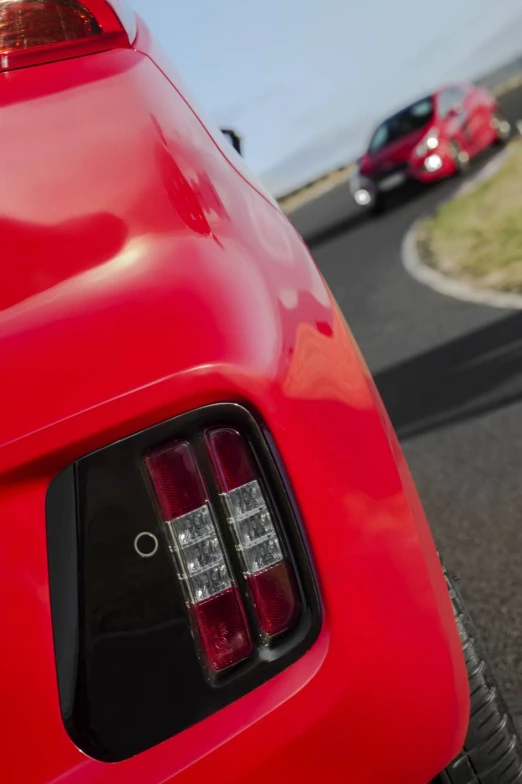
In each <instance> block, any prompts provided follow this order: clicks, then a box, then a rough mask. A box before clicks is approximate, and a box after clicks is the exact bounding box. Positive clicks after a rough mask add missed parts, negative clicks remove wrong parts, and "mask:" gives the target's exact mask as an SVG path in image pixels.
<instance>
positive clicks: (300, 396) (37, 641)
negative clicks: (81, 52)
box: [0, 28, 468, 784]
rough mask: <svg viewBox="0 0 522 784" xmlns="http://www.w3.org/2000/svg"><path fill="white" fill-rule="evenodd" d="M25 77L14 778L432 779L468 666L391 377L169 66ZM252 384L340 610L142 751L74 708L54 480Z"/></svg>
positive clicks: (58, 67) (10, 273)
mask: <svg viewBox="0 0 522 784" xmlns="http://www.w3.org/2000/svg"><path fill="white" fill-rule="evenodd" d="M152 53H153V49H152V48H151V44H150V43H149V39H148V36H147V34H146V32H145V30H144V29H143V28H141V29H140V32H139V33H138V38H137V41H136V44H135V48H134V49H132V50H131V49H126V50H125V49H121V50H115V51H110V52H105V53H102V54H95V55H91V56H88V57H81V58H77V59H74V60H69V61H61V62H57V63H51V64H47V65H42V66H38V67H35V68H25V69H20V70H18V71H13V72H11V73H7V74H6V73H4V74H0V83H1V84H0V86H1V89H0V104H1V107H2V128H1V134H2V144H1V145H0V162H1V170H2V177H3V187H2V190H1V191H0V216H1V217H0V236H1V240H2V248H3V258H4V268H5V273H4V282H3V286H2V290H1V292H0V298H1V300H0V363H1V367H2V369H3V383H2V384H1V385H0V407H1V410H2V412H3V417H2V424H1V427H0V520H1V524H0V597H1V598H0V628H1V630H2V639H3V641H4V644H3V645H2V648H1V651H0V671H1V673H2V679H1V686H0V690H1V703H2V706H3V708H4V709H3V711H2V716H1V719H0V738H1V741H0V744H1V758H0V759H1V761H0V771H1V772H0V777H1V779H2V781H5V782H14V781H20V782H24V784H51V782H53V784H58V782H60V784H87V782H89V784H94V782H96V784H138V782H139V783H140V784H141V783H142V782H144V781H147V782H148V784H160V783H161V784H166V783H167V782H174V781H175V782H176V784H177V783H178V782H179V784H190V783H191V782H194V783H195V782H201V781H206V780H212V781H213V782H216V784H217V783H218V782H222V784H225V783H226V784H231V782H237V783H238V784H240V783H243V782H245V783H246V782H248V783H249V784H258V783H259V784H261V783H262V782H263V784H265V782H266V781H267V780H269V781H271V782H274V784H277V782H287V781H297V780H301V781H303V782H312V781H338V780H339V779H340V777H341V776H343V777H344V776H345V775H349V778H350V780H352V781H357V782H368V783H371V782H382V781H384V780H386V781H387V782H390V784H391V783H392V782H397V783H398V782H401V783H402V784H403V783H404V782H409V784H415V783H416V782H418V783H419V784H425V782H426V781H428V780H429V779H430V778H431V777H432V776H433V775H434V774H435V773H436V772H438V771H439V770H441V769H442V768H443V767H444V766H445V765H446V764H447V763H448V762H449V760H450V759H451V758H452V757H453V756H454V755H455V754H456V753H457V752H458V750H459V748H460V746H461V743H462V741H463V738H464V734H465V729H466V724H467V715H468V694H467V678H466V673H465V669H464V665H463V659H462V653H461V650H460V644H459V639H458V635H457V631H456V627H455V623H454V619H453V614H452V609H451V605H450V601H449V597H448V594H447V591H446V587H445V583H444V578H443V575H442V573H441V569H440V565H439V562H438V558H437V554H436V551H435V547H434V544H433V541H432V538H431V534H430V531H429V528H428V526H427V523H426V520H425V518H424V514H423V512H422V509H421V506H420V503H419V500H418V498H417V495H416V492H415V489H414V487H413V484H412V481H411V478H410V475H409V473H408V470H407V467H406V465H405V462H404V460H403V457H402V454H401V451H400V448H399V446H398V443H397V440H396V438H395V435H394V434H393V431H392V429H391V427H390V423H389V421H388V418H387V416H386V413H385V412H384V410H383V407H382V404H381V402H380V400H379V397H378V395H377V393H376V391H375V388H374V386H373V383H372V380H371V378H370V376H369V373H368V371H367V369H366V367H365V365H364V362H363V360H362V359H361V357H360V355H359V352H358V350H357V348H356V346H355V344H354V342H353V340H352V337H351V335H350V333H349V331H348V329H347V327H346V325H345V323H344V321H343V318H342V317H341V315H340V313H339V311H338V309H337V307H336V305H335V303H334V301H333V299H332V297H331V295H330V293H329V291H328V289H327V287H326V285H325V283H324V281H323V280H322V278H321V276H320V274H319V272H318V271H317V269H316V267H315V265H314V263H313V261H312V259H311V258H310V255H309V253H308V251H307V250H306V248H305V247H304V245H303V243H302V242H301V240H300V239H299V237H298V236H297V235H296V233H295V232H294V230H293V228H292V227H291V226H290V224H289V223H288V221H287V220H286V218H285V217H284V216H283V215H282V214H281V213H280V212H279V211H278V210H277V208H276V207H275V206H274V204H273V203H271V202H270V200H269V199H268V198H266V197H265V196H264V195H263V194H262V192H261V189H260V188H259V187H258V186H257V184H256V183H255V182H254V181H253V180H251V178H250V176H249V175H248V174H247V173H246V172H245V170H244V169H243V168H242V167H243V164H242V163H241V162H240V160H239V158H238V157H237V156H236V155H235V154H234V152H233V150H232V148H230V146H227V144H228V143H227V142H226V140H225V141H224V142H221V141H220V140H219V137H218V136H216V137H214V136H212V134H211V133H210V132H209V131H207V129H206V127H205V125H203V124H202V122H201V120H200V119H199V117H198V116H197V115H196V114H195V113H194V111H193V109H192V108H191V106H190V105H189V104H188V103H187V100H186V97H185V95H184V94H182V93H181V92H180V91H179V87H178V82H177V79H176V77H175V75H174V74H173V73H171V72H168V73H169V77H170V80H169V78H167V76H166V73H167V70H166V67H165V66H162V67H163V71H162V70H160V68H159V67H158V66H157V65H156V64H155V63H154V62H153V60H152V59H151V56H149V55H150V54H152ZM218 401H237V402H240V403H243V404H244V405H246V406H247V407H248V408H249V409H251V410H252V411H253V412H255V413H256V414H257V416H259V417H261V418H262V419H263V420H264V421H265V423H266V424H267V426H268V428H269V429H270V432H271V433H272V435H273V437H274V439H275V441H276V444H277V447H278V450H279V452H280V454H281V456H282V458H283V460H284V462H285V464H286V467H287V471H288V474H289V477H290V481H291V484H292V486H293V490H294V492H295V495H296V497H297V499H298V503H299V507H300V509H301V513H302V516H303V519H304V522H305V526H306V534H307V537H308V540H309V542H310V547H311V551H312V555H313V560H314V563H315V567H316V570H317V579H318V583H319V586H320V592H321V596H322V601H323V604H324V622H323V627H322V630H321V633H320V635H319V638H318V640H317V641H316V643H315V644H314V645H313V646H312V648H311V649H310V650H309V651H308V652H307V653H306V654H305V655H304V656H303V657H302V658H301V659H300V660H299V661H297V662H296V663H295V664H294V665H292V666H291V667H289V668H288V669H287V670H285V671H284V672H283V673H281V674H280V675H278V676H277V677H276V678H274V679H273V680H272V681H269V682H268V683H266V684H264V685H263V686H261V687H259V688H258V689H256V690H254V691H253V692H251V693H249V694H248V695H247V696H245V697H243V698H242V699H240V700H238V701H237V702H236V703H234V704H232V705H230V706H229V707H227V708H226V709H224V710H222V711H220V712H219V713H217V714H215V715H213V716H211V717H210V718H208V719H206V720H205V721H203V722H202V723H201V724H198V725H196V726H193V727H191V728H190V729H189V730H187V731H185V732H183V733H182V734H180V735H178V736H176V737H174V738H172V739H170V740H168V741H166V742H165V743H163V744H161V745H160V746H157V747H155V748H153V749H150V750H149V751H147V752H145V753H143V754H140V755H138V756H137V757H135V758H132V759H129V760H127V761H125V762H122V763H118V764H112V765H109V764H104V763H101V762H98V761H94V760H92V759H89V758H87V757H86V756H85V755H84V754H82V753H81V752H79V751H78V750H77V749H76V748H75V746H74V745H73V743H72V742H71V740H70V739H69V737H68V735H67V733H66V731H65V729H64V726H63V723H62V719H61V715H60V708H59V702H58V693H57V683H56V674H55V664H54V651H53V639H52V627H51V615H50V606H49V585H48V572H47V553H46V530H45V498H46V492H47V488H48V486H49V483H50V481H51V480H52V479H53V477H54V476H56V474H57V473H58V472H59V471H60V470H61V469H62V468H63V467H64V466H66V465H68V464H69V463H70V462H71V461H72V460H74V459H76V458H78V457H80V456H81V455H84V454H86V453H88V452H90V451H92V450H94V449H96V448H98V447H102V446H104V445H106V444H109V443H111V442H113V441H114V440H116V439H118V438H122V437H124V436H127V435H129V434H131V433H133V432H135V431H138V430H139V429H141V428H144V427H146V426H149V425H152V424H154V423H158V422H161V421H163V420H165V419H167V418H169V417H172V416H174V415H176V414H178V413H181V412H185V411H188V410H190V409H193V408H196V407H197V406H201V405H205V404H208V403H214V402H218Z"/></svg>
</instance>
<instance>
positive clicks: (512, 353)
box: [291, 89, 522, 716]
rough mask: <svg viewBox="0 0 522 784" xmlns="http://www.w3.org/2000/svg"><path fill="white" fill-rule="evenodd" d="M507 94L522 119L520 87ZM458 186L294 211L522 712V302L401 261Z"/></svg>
mask: <svg viewBox="0 0 522 784" xmlns="http://www.w3.org/2000/svg"><path fill="white" fill-rule="evenodd" d="M502 103H503V108H504V111H505V112H506V114H507V115H508V116H509V118H510V119H511V120H512V121H516V120H518V119H522V89H517V90H516V91H513V92H511V93H509V94H507V95H506V96H504V98H503V99H502ZM482 163H483V162H482ZM477 165H479V166H480V165H481V163H479V164H477ZM476 168H477V166H475V169H476ZM521 187H522V186H521ZM455 188H456V183H455V181H452V182H449V181H448V182H445V183H443V184H441V185H438V186H436V187H433V188H431V189H429V190H426V191H423V192H422V193H420V194H418V195H416V196H415V198H409V199H407V200H405V201H404V202H403V203H400V204H398V205H396V206H395V207H394V208H393V209H392V210H390V211H389V212H386V213H384V214H383V215H382V216H379V217H378V218H368V217H367V216H361V214H360V213H358V212H357V210H356V209H354V207H353V206H352V204H353V203H352V202H351V199H350V195H349V191H348V187H347V186H342V187H340V188H338V189H336V190H335V191H332V192H330V193H328V194H326V195H325V196H323V197H321V198H320V199H318V200H316V201H315V202H313V203H311V204H309V205H306V206H304V207H303V208H301V209H300V210H299V211H297V212H295V213H293V214H292V215H291V220H292V221H293V223H294V225H295V226H296V227H297V228H298V229H299V231H300V232H301V233H302V234H303V236H304V237H305V239H306V240H307V242H308V244H309V246H310V247H311V249H312V252H313V254H314V256H315V259H316V261H317V263H318V265H319V267H320V269H321V270H322V272H323V274H324V276H325V277H326V280H327V281H328V283H329V285H330V287H331V289H332V291H333V293H334V294H335V296H336V298H337V300H338V302H339V304H340V306H341V308H342V310H343V312H344V314H345V316H346V318H347V320H348V323H349V324H350V327H351V329H352V331H353V333H354V335H355V337H356V339H357V341H358V343H359V345H360V346H361V349H362V351H363V353H364V355H365V357H366V360H367V362H368V364H369V366H370V369H371V370H372V373H373V374H374V377H375V379H376V382H377V385H378V387H379V389H380V392H381V394H382V396H383V399H384V402H385V404H386V406H387V408H388V411H389V413H390V415H391V419H392V421H393V423H394V425H395V428H396V430H397V432H398V434H399V437H400V439H401V441H402V444H403V448H404V451H405V453H406V457H407V459H408V462H409V464H410V468H411V470H412V473H413V475H414V478H415V481H416V483H417V487H418V490H419V492H420V495H421V498H422V500H423V503H424V506H425V509H426V512H427V514H428V517H429V520H430V523H431V526H432V529H433V533H434V535H435V539H436V541H437V544H438V546H439V548H440V551H441V553H442V554H443V556H444V558H445V560H446V562H447V564H448V566H449V568H450V570H451V571H453V572H456V573H457V574H458V575H459V577H460V578H461V583H460V585H461V588H462V592H463V594H464V596H465V599H466V600H467V603H468V605H469V607H470V609H471V612H472V614H473V616H474V618H475V620H476V622H477V625H478V627H479V630H480V632H481V633H482V636H483V638H484V641H485V643H486V645H487V648H488V650H489V654H490V658H491V660H492V662H493V664H494V666H495V669H496V671H497V676H498V677H499V679H500V682H501V684H502V686H503V687H504V692H505V696H506V698H507V700H508V702H509V704H510V705H511V706H512V708H513V709H514V711H515V712H516V713H517V715H518V716H522V311H519V312H510V311H503V310H499V309H496V308H489V307H484V306H478V305H473V304H469V303H464V302H460V301H458V300H455V299H451V298H449V297H445V296H442V295H440V294H437V293H435V292H434V291H431V290H430V289H429V288H426V287H424V286H422V285H420V284H418V283H417V282H415V281H414V280H413V279H412V278H411V277H410V276H409V275H408V274H407V273H406V272H405V270H404V268H403V266H402V263H401V255H400V246H401V241H402V238H403V236H404V234H405V232H406V231H407V230H408V228H409V227H410V226H411V224H412V223H413V222H414V221H415V220H416V219H417V218H418V217H420V216H421V215H423V214H424V213H427V212H430V211H431V210H432V209H433V208H434V207H435V206H436V204H437V203H438V202H440V201H441V200H443V199H445V198H448V197H449V196H450V195H451V193H452V192H453V191H454V189H455ZM521 219H522V216H521Z"/></svg>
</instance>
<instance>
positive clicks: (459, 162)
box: [449, 139, 470, 175]
mask: <svg viewBox="0 0 522 784" xmlns="http://www.w3.org/2000/svg"><path fill="white" fill-rule="evenodd" d="M449 146H450V150H451V157H452V158H453V162H454V163H455V173H456V174H457V175H460V174H464V173H465V172H466V171H467V170H468V168H469V163H470V159H469V154H468V153H467V152H466V151H465V150H463V149H462V147H461V146H460V144H459V142H457V141H455V140H454V139H453V140H452V141H451V142H450V145H449Z"/></svg>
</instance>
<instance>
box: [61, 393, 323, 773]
mask: <svg viewBox="0 0 522 784" xmlns="http://www.w3.org/2000/svg"><path fill="white" fill-rule="evenodd" d="M215 427H232V428H235V429H237V430H238V431H239V432H240V433H241V436H242V437H243V438H244V439H245V441H246V443H247V444H248V448H249V450H250V452H251V454H252V456H253V458H254V460H255V464H256V467H257V469H258V470H259V473H260V481H261V482H262V486H263V490H264V492H265V493H266V498H267V501H268V503H269V506H270V510H271V512H272V513H273V514H274V515H275V519H276V520H277V521H278V533H279V534H280V536H282V538H283V540H284V545H285V550H286V553H287V554H288V559H289V562H290V563H291V565H292V568H293V570H294V574H295V579H296V584H297V586H298V590H299V596H300V600H301V614H300V617H299V620H298V622H297V624H296V625H295V627H294V628H292V629H291V630H289V631H288V632H285V633H284V634H282V635H280V636H279V637H276V638H274V639H271V640H268V641H267V640H266V639H265V640H263V639H261V636H259V637H258V638H257V645H256V646H255V648H254V651H253V653H252V655H251V656H250V657H249V658H248V659H247V660H245V661H243V662H240V663H239V664H238V665H235V666H234V667H232V668H230V669H229V670H225V671H224V673H223V675H222V676H221V675H220V676H219V677H217V678H210V677H209V676H208V673H207V672H206V670H205V668H203V667H201V666H200V667H199V671H200V673H201V682H200V681H199V680H198V682H197V684H196V683H195V681H194V683H195V687H197V688H195V689H194V692H193V693H191V694H190V698H188V697H187V696H186V690H185V691H184V692H183V695H181V697H180V698H179V700H178V702H177V703H176V705H174V706H173V709H172V714H170V713H169V715H165V710H163V713H162V716H161V721H160V720H159V719H158V718H157V717H153V718H151V716H150V715H147V710H145V709H143V710H140V709H139V706H136V710H135V716H134V717H133V721H134V722H136V721H137V722H138V725H139V726H138V727H137V728H136V727H134V730H135V731H134V734H133V736H132V737H128V734H127V736H126V737H125V738H124V737H123V734H122V733H121V732H120V734H119V736H118V733H116V734H115V735H114V737H112V736H111V737H108V736H107V732H105V734H104V736H103V738H101V737H100V736H99V735H100V733H97V731H96V730H94V729H93V727H95V726H96V722H95V721H93V716H92V710H93V705H92V693H91V691H90V688H92V684H91V687H90V686H89V678H90V677H92V676H91V675H90V672H91V669H92V668H91V658H90V657H92V651H91V648H90V641H91V640H92V639H95V637H96V635H95V634H94V632H93V629H92V628H91V627H92V624H91V620H92V619H90V618H89V617H88V613H87V614H86V595H87V594H86V592H85V591H86V587H85V581H86V580H87V581H88V580H89V579H93V573H92V567H91V566H89V563H88V558H87V559H86V551H87V549H88V548H87V543H86V532H87V531H89V530H92V525H93V523H94V521H95V520H96V515H97V513H99V511H100V508H101V506H102V505H103V504H104V503H106V500H107V499H106V497H105V496H104V493H103V492H101V490H100V486H99V482H100V479H99V477H100V476H101V473H100V472H101V471H102V468H104V470H105V471H109V473H110V472H111V470H113V471H114V473H115V475H116V476H118V474H117V472H116V469H115V468H114V469H111V467H112V466H117V465H118V466H120V465H121V461H123V464H124V465H125V466H128V467H129V470H131V469H132V472H134V473H133V477H134V481H133V480H132V479H131V481H130V482H129V485H130V487H131V489H130V491H129V493H130V495H131V496H132V497H130V498H127V497H126V498H123V499H122V501H121V503H122V508H121V514H122V515H124V514H125V512H126V510H127V511H129V510H132V508H133V504H134V503H135V501H136V498H135V497H134V496H135V494H136V492H137V489H136V487H135V485H136V483H137V480H136V478H137V477H138V476H139V477H140V479H141V482H142V485H143V488H144V492H145V494H146V495H147V496H148V499H149V505H150V518H149V520H148V522H147V524H146V525H144V527H145V528H146V527H147V526H149V528H150V526H153V525H154V524H155V525H156V526H159V521H158V517H157V512H156V508H155V505H154V504H153V502H152V500H151V495H150V485H149V480H148V478H147V477H146V473H145V470H144V465H143V460H144V456H145V455H146V454H147V453H148V452H149V451H150V450H151V449H157V448H158V447H161V446H162V445H163V444H167V443H169V442H173V441H176V440H187V441H189V442H190V443H192V444H194V447H195V450H196V454H197V459H198V466H199V467H200V470H201V471H202V474H203V477H204V480H205V483H206V484H207V486H208V491H209V495H210V499H209V500H210V501H211V502H212V505H213V507H214V510H219V514H220V515H221V514H222V512H221V509H222V508H223V507H222V506H221V499H220V497H219V489H218V487H217V485H216V483H215V481H214V477H213V467H212V465H211V458H210V455H209V453H208V450H207V448H206V444H205V433H206V432H207V431H208V430H209V429H211V428H215ZM121 470H123V469H121ZM110 479H111V477H110V476H108V477H105V482H106V485H107V487H108V486H109V485H110ZM101 489H102V490H103V488H101ZM97 490H98V491H100V492H97ZM140 492H141V491H140ZM93 498H95V501H94V502H93V500H92V499H93ZM88 500H89V503H87V501H88ZM139 501H140V503H143V498H140V499H139ZM86 510H88V511H86ZM153 519H154V522H153ZM220 529H221V533H222V535H223V536H224V537H225V539H227V537H230V538H229V539H228V541H227V543H228V545H229V547H228V554H229V557H231V558H232V559H234V564H233V567H234V571H235V573H236V575H237V573H238V572H237V570H238V569H239V568H240V564H239V559H238V560H237V561H236V560H235V559H236V556H235V554H232V556H231V551H230V546H231V545H232V537H231V534H230V532H229V531H227V527H226V526H225V521H224V520H222V519H221V520H220ZM150 530H152V528H150ZM156 530H159V529H158V528H156ZM47 537H48V557H49V575H50V592H51V609H52V620H53V634H54V641H55V657H56V665H57V674H58V686H59V694H60V706H61V710H62V717H63V720H64V724H65V727H66V729H67V731H68V733H69V735H70V736H71V738H72V740H73V741H74V742H75V743H76V744H77V745H78V746H79V747H80V748H81V749H82V750H83V751H85V752H86V753H87V754H89V755H91V756H93V757H95V758H97V759H101V760H104V761H120V760H123V759H126V758H127V757H130V756H132V755H134V754H136V753H138V752H140V751H143V750H145V749H147V748H150V746H152V745H155V744H156V743H159V742H161V741H163V740H166V739H167V738H169V737H171V736H173V735H175V734H177V733H178V732H181V731H183V730H184V729H187V728H188V727H190V726H192V725H193V724H194V723H196V722H197V721H200V720H201V719H203V718H205V717H206V716H208V715H210V714H212V713H214V712H215V711H216V710H219V709H220V708H222V707H225V706H226V705H228V704H230V703H231V702H234V701H235V700H236V699H238V698H240V697H241V696H243V695H244V694H246V693H248V692H249V691H251V690H252V689H254V688H257V687H258V686H261V685H262V684H263V683H265V682H266V681H268V680H270V679H271V678H273V677H274V676H275V675H277V674H278V673H280V672H282V671H283V670H284V669H286V667H288V666H289V665H290V664H292V663H293V662H294V661H296V660H297V659H299V658H300V657H301V656H302V655H303V654H304V653H305V652H306V651H307V650H308V649H309V648H310V647H311V645H312V644H313V642H314V641H315V639H316V638H317V636H318V634H319V631H320V628H321V623H322V609H321V603H320V598H319V593H318V590H317V580H316V577H315V574H314V570H313V565H312V558H311V555H310V550H309V546H308V543H307V541H306V537H305V534H304V529H303V526H302V524H301V520H300V516H299V509H298V506H297V503H296V501H295V498H294V497H293V494H292V491H291V487H290V483H289V481H288V478H287V476H286V473H285V470H284V468H283V465H282V462H281V460H280V458H279V455H278V451H277V449H276V446H275V444H274V443H273V441H272V439H271V436H270V434H269V433H268V430H267V429H266V427H264V426H263V424H262V422H261V421H260V418H258V417H254V416H253V415H252V414H251V413H250V412H249V411H248V410H247V409H245V408H244V407H243V406H241V405H238V404H233V403H231V404H228V403H220V404H216V405H211V406H206V407H204V408H201V409H197V410H195V411H191V412H188V413H186V414H183V415H180V416H178V417H175V418H174V419H171V420H169V421H167V422H164V423H162V424H160V425H156V426H153V427H151V428H148V429H147V430H144V431H141V432H139V433H137V434H135V435H132V436H130V437H128V438H125V439H123V440H121V441H118V442H116V443H114V444H111V445H109V446H106V447H103V448H101V449H99V450H98V451H97V452H94V453H92V454H90V455H88V456H86V457H84V458H81V459H79V460H78V461H77V462H76V463H75V464H73V465H72V466H70V467H69V468H68V469H65V471H63V472H62V473H61V474H60V475H58V476H57V477H56V479H55V480H54V481H53V482H52V484H51V485H50V487H49V491H48V494H47ZM160 550H161V547H160ZM152 561H154V559H153V558H151V559H146V561H144V563H146V564H149V563H150V562H152ZM97 579H98V578H97ZM238 583H239V584H240V589H241V591H242V596H243V600H244V605H245V609H246V611H247V615H248V620H249V623H250V628H251V629H252V630H254V631H255V629H256V628H257V627H256V620H255V615H254V613H253V611H252V609H251V607H250V603H249V599H248V596H247V593H246V588H245V586H243V585H241V580H238ZM178 592H179V596H178V599H179V601H180V602H182V603H183V608H184V609H183V611H182V613H181V615H180V618H179V619H178V622H179V623H181V622H182V621H183V623H184V624H185V626H184V629H185V637H186V635H187V630H188V629H190V628H191V626H190V618H189V613H190V610H189V607H188V606H187V605H186V603H185V600H184V597H183V596H182V592H181V588H180V587H179V586H178ZM181 616H183V617H181ZM90 624H91V625H90ZM184 639H185V638H184ZM184 644H186V639H185V642H184ZM191 645H192V648H193V651H194V657H195V658H196V660H197V656H198V654H197V646H195V645H194V641H193V640H191ZM200 664H201V662H200ZM172 677H174V676H172ZM190 677H191V678H194V679H195V678H196V676H195V669H194V670H193V671H191V675H190ZM184 695H185V696H184ZM149 696H150V695H149ZM151 699H152V698H151ZM127 708H128V706H127ZM149 713H150V711H149ZM140 722H142V723H143V727H145V725H146V724H147V725H148V726H146V731H145V729H144V731H143V733H142V734H141V735H140V731H139V728H140V727H141V726H142V725H141V724H140ZM151 722H152V724H153V726H152V727H151V726H150V724H151ZM116 723H117V722H113V723H112V724H111V727H112V726H113V724H116ZM111 731H112V730H111V729H109V735H110V732H111Z"/></svg>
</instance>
